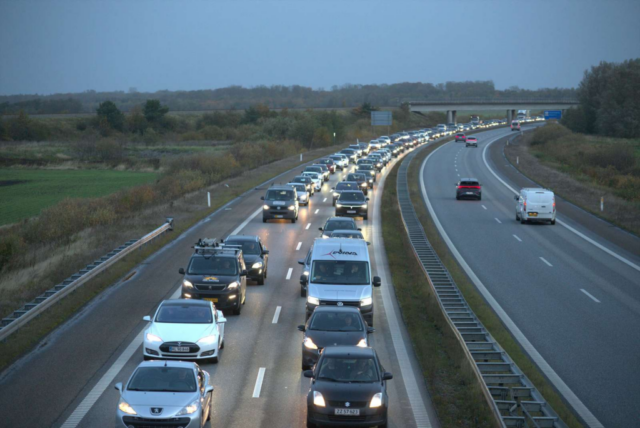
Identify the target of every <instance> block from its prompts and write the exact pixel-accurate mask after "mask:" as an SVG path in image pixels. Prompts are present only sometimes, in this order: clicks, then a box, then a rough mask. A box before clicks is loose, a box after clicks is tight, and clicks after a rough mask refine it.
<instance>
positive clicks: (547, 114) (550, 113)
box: [544, 110, 562, 120]
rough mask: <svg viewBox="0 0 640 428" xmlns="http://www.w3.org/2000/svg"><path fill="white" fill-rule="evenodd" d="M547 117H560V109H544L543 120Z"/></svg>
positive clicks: (547, 118)
mask: <svg viewBox="0 0 640 428" xmlns="http://www.w3.org/2000/svg"><path fill="white" fill-rule="evenodd" d="M549 119H558V120H560V119H562V110H545V111H544V120H549Z"/></svg>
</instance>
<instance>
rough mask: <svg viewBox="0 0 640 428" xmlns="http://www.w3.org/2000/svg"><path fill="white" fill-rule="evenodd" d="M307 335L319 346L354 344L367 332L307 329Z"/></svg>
mask: <svg viewBox="0 0 640 428" xmlns="http://www.w3.org/2000/svg"><path fill="white" fill-rule="evenodd" d="M306 336H307V337H310V338H311V340H313V343H315V344H316V346H317V347H318V348H326V347H327V346H343V345H344V346H354V345H357V344H358V342H360V340H362V339H364V338H365V337H366V336H367V334H366V333H365V332H364V331H318V330H307V332H306Z"/></svg>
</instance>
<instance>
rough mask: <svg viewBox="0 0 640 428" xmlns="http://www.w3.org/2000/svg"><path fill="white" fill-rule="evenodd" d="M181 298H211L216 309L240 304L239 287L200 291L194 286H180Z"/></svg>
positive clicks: (236, 306) (235, 306)
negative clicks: (186, 287)
mask: <svg viewBox="0 0 640 428" xmlns="http://www.w3.org/2000/svg"><path fill="white" fill-rule="evenodd" d="M182 298H183V299H200V300H209V299H213V300H211V301H212V302H213V304H214V305H215V306H216V308H217V309H233V308H238V307H239V305H240V300H241V299H240V288H236V289H235V290H233V291H231V290H229V291H225V290H222V291H202V290H197V289H195V288H189V289H185V288H184V287H183V288H182Z"/></svg>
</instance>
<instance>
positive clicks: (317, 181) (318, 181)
mask: <svg viewBox="0 0 640 428" xmlns="http://www.w3.org/2000/svg"><path fill="white" fill-rule="evenodd" d="M302 175H306V176H307V177H309V178H310V179H311V180H312V181H313V184H314V187H315V190H316V192H319V191H321V190H322V182H323V181H324V179H323V177H322V175H320V174H318V173H317V172H311V171H305V172H303V173H302Z"/></svg>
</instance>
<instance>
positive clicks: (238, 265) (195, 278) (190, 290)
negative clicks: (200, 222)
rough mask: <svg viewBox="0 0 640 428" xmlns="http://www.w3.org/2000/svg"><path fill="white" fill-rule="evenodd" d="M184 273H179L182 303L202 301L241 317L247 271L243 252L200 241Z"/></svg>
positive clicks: (212, 240)
mask: <svg viewBox="0 0 640 428" xmlns="http://www.w3.org/2000/svg"><path fill="white" fill-rule="evenodd" d="M193 248H194V249H195V252H194V253H193V255H192V256H191V259H190V260H189V264H188V265H187V269H186V270H185V269H184V268H180V269H179V270H178V272H179V273H180V274H181V275H184V279H183V280H182V296H181V297H182V298H183V299H203V300H208V301H210V302H213V303H214V304H215V306H216V308H218V309H232V310H233V313H234V314H236V315H240V311H241V310H242V305H244V303H245V300H246V297H247V274H248V272H247V267H246V265H245V262H244V256H243V254H242V250H241V249H240V248H238V247H233V246H229V247H227V246H225V245H224V244H220V243H218V242H217V241H216V240H215V239H200V240H199V241H198V242H197V243H196V245H195V246H194V247H193Z"/></svg>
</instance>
